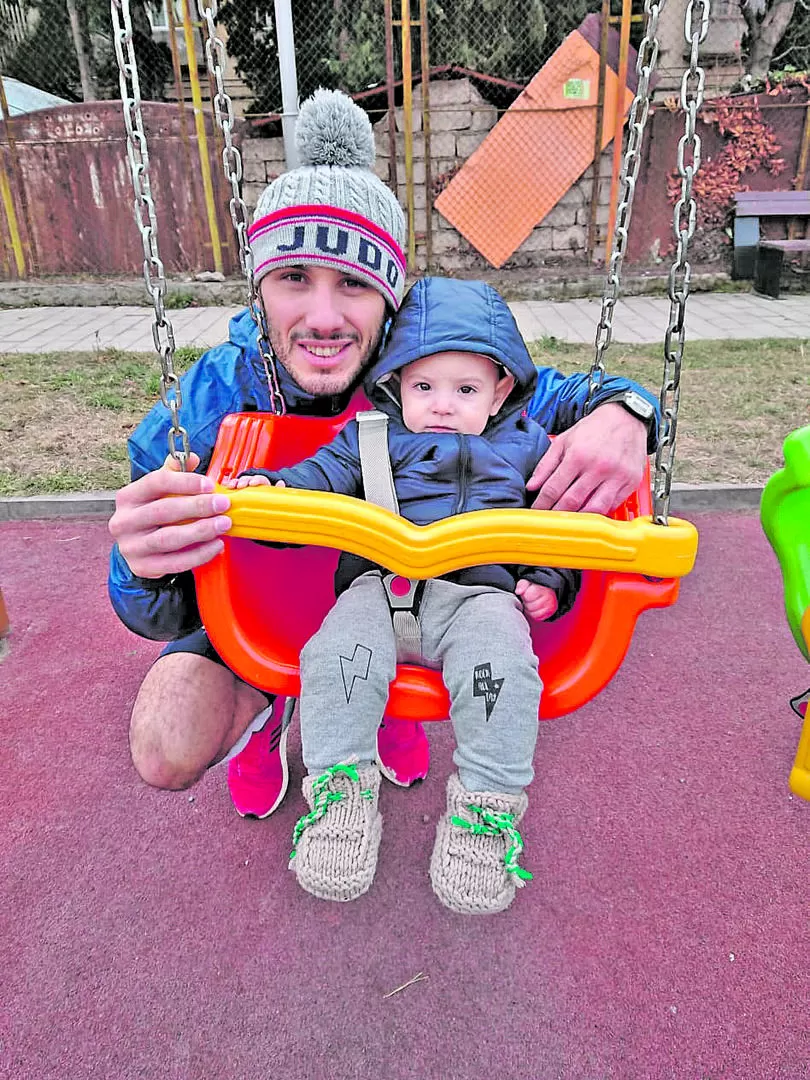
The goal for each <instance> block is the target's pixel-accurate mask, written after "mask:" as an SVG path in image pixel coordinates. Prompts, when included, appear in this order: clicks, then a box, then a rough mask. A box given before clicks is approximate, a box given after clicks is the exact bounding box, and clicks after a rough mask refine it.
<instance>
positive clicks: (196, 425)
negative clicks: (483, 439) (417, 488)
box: [108, 308, 656, 641]
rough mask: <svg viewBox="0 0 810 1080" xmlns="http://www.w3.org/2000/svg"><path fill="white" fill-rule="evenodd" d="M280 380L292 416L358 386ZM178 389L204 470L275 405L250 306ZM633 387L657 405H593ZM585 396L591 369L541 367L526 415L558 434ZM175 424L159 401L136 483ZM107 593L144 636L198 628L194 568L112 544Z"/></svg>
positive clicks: (136, 456) (135, 465)
mask: <svg viewBox="0 0 810 1080" xmlns="http://www.w3.org/2000/svg"><path fill="white" fill-rule="evenodd" d="M279 382H280V384H281V389H282V392H283V394H284V398H285V401H286V402H287V410H288V412H289V413H291V414H293V415H296V414H298V415H303V416H313V415H319V416H323V415H333V416H334V415H337V414H338V413H340V412H342V411H343V409H344V408H345V407H346V405H347V404H348V401H349V399H350V397H351V396H352V393H353V392H354V390H355V389H356V388H355V387H352V388H351V389H350V390H348V391H347V392H346V393H345V394H343V395H340V396H337V397H328V398H322V397H319V398H314V397H312V395H310V394H307V393H305V392H304V391H303V390H302V389H301V388H300V387H299V386H298V385H297V384H296V383H294V382H293V380H292V379H291V378H290V376H289V375H288V374H287V372H286V371H285V370H284V369H283V368H279ZM181 385H182V390H183V408H182V415H181V419H182V423H183V425H184V426H185V427H186V429H187V430H188V433H189V439H190V442H191V447H192V449H193V450H194V452H195V453H197V454H199V456H200V459H201V463H200V471H201V472H205V470H206V469H207V468H208V463H209V461H210V459H211V454H212V451H213V448H214V443H215V441H216V436H217V432H218V431H219V426H220V424H221V423H222V420H223V418H224V417H225V416H227V415H228V414H229V413H232V412H253V411H267V410H269V408H270V395H269V392H268V389H267V382H266V379H265V374H264V369H263V365H262V361H261V357H260V356H259V352H258V348H257V345H256V328H255V326H254V323H253V319H252V317H251V315H250V312H249V310H248V309H247V308H245V310H244V311H241V312H240V313H239V314H238V315H237V316H235V317H234V318H233V319H231V323H230V330H229V340H228V341H227V342H225V343H224V344H222V345H217V346H216V347H215V348H213V349H209V350H208V352H206V353H205V354H204V355H203V356H202V357H201V358H200V359H199V360H198V361H197V362H196V364H194V366H193V367H192V368H191V369H190V370H189V371H188V372H186V374H185V375H183V376H182V378H181ZM629 388H631V389H635V390H638V391H639V392H640V393H644V394H645V396H646V397H648V399H649V400H651V401H654V399H653V398H652V397H651V395H649V394H647V393H646V391H644V390H642V388H641V387H639V386H637V385H636V384H635V383H632V382H630V381H628V380H627V379H620V378H614V377H608V378H606V379H605V381H604V384H603V386H602V387H601V389H600V390H599V392H598V393H597V394H596V395H595V396H594V404H595V405H598V404H599V402H600V401H604V400H605V399H606V398H609V397H611V396H612V395H613V394H616V393H618V392H620V391H622V390H626V389H629ZM587 396H588V375H587V372H582V373H577V374H576V375H570V376H564V375H563V374H562V373H561V372H559V371H556V370H555V369H554V368H540V369H539V371H538V380H537V387H536V389H535V391H534V395H533V397H532V399H531V400H530V401H529V403H528V407H527V410H526V411H527V414H528V415H529V416H531V417H533V418H534V419H536V420H537V421H538V423H540V424H541V425H542V426H543V427H544V428H545V429H546V431H548V432H549V433H550V434H552V435H553V434H556V433H558V432H560V431H565V430H566V429H567V428H569V427H571V425H572V424H574V423H576V421H577V420H580V419H581V418H582V416H583V415H584V410H585V402H586V400H587ZM170 426H171V424H170V419H169V413H168V411H167V410H166V408H165V407H164V406H163V405H162V404H161V403H160V402H158V403H157V404H156V405H155V406H154V407H153V408H152V409H151V410H150V412H149V413H148V414H147V415H146V417H145V418H144V419H143V421H142V422H141V423H140V424H139V426H138V427H137V428H136V430H135V431H134V433H133V434H132V436H131V438H130V440H129V446H128V449H129V457H130V463H131V479H132V480H137V479H139V478H140V477H141V476H144V475H145V474H146V473H148V472H151V471H152V470H154V469H158V468H160V466H161V465H162V464H163V461H164V459H165V457H166V453H167V435H168V431H169V428H170ZM352 426H354V425H352ZM655 446H656V437H655V434H652V435H651V436H650V444H649V447H648V449H649V450H650V452H653V451H654V450H655ZM108 591H109V595H110V600H111V603H112V605H113V608H114V610H115V612H116V614H117V615H118V617H119V618H120V619H121V621H122V622H123V623H124V624H125V625H126V626H127V627H129V629H130V630H132V631H134V632H135V633H136V634H140V635H141V636H142V637H146V638H151V639H153V640H155V641H172V640H174V639H176V638H180V637H183V636H185V635H186V634H189V633H191V632H192V631H193V630H196V629H197V628H198V627H199V626H200V615H199V610H198V608H197V600H196V594H195V591H194V577H193V574H192V573H191V571H186V572H185V573H181V574H173V575H167V576H165V577H162V578H140V577H137V576H136V575H134V574H133V573H132V571H131V570H130V568H129V566H128V565H127V563H126V562H125V560H124V558H123V556H122V555H121V553H120V551H119V550H118V545H115V546H114V547H113V549H112V553H111V555H110V573H109V580H108Z"/></svg>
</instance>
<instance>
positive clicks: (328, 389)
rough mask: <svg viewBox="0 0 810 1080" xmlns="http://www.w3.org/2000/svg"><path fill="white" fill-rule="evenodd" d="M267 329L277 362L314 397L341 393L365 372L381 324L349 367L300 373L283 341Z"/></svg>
mask: <svg viewBox="0 0 810 1080" xmlns="http://www.w3.org/2000/svg"><path fill="white" fill-rule="evenodd" d="M268 329H269V339H270V345H271V347H272V349H273V352H274V354H275V357H276V359H277V360H278V362H279V363H280V364H281V366H282V367H283V368H284V369H285V371H286V372H287V374H288V375H290V376H291V377H292V378H293V379H294V380H295V382H296V383H297V384H298V386H300V387H301V389H302V390H305V391H306V392H307V393H308V394H312V395H313V396H314V397H328V396H331V395H335V394H342V393H344V392H345V391H346V390H348V389H349V388H350V387H352V386H354V385H355V383H357V382H358V381H359V379H360V377H361V376H362V375H363V374H364V373H365V370H366V368H367V367H368V364H369V362H370V360H371V358H372V357H373V356H374V354H375V353H376V351H377V346H378V345H379V343H380V338H381V337H382V330H383V328H382V326H381V327H380V328H379V330H378V331H377V333H376V334H375V335H374V337H373V338H372V340H371V341H370V342H369V345H368V348H367V349H366V351H365V352H364V353H362V354H360V356H359V357H358V359H357V361H356V363H354V364H353V365H352V367H351V369H345V368H342V369H341V370H340V371H334V372H332V371H306V372H304V373H302V372H301V371H299V370H297V365H296V364H295V363H293V362H291V361H290V357H289V351H288V350H287V348H286V346H285V344H284V342H282V341H281V340H280V339H279V338H278V337H277V335H276V333H275V331H274V330H273V327H272V326H271V327H269V328H268ZM328 343H329V338H324V339H323V344H324V345H327V344H328ZM293 344H295V342H293Z"/></svg>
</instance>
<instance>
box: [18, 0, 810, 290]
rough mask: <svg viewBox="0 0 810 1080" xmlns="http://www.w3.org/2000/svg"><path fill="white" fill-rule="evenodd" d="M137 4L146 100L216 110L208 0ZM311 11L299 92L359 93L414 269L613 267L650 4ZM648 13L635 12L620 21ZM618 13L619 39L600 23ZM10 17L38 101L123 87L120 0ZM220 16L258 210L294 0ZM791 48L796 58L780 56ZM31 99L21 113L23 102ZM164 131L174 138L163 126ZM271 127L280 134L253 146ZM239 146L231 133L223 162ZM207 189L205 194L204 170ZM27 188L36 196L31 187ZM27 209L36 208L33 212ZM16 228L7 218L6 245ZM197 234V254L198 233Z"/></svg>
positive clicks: (667, 39) (731, 26)
mask: <svg viewBox="0 0 810 1080" xmlns="http://www.w3.org/2000/svg"><path fill="white" fill-rule="evenodd" d="M129 3H130V8H131V12H132V21H133V26H134V47H135V52H136V56H137V59H138V66H139V71H140V82H141V94H142V97H143V98H144V99H145V100H152V101H155V102H165V103H167V105H166V107H167V108H169V107H172V106H173V103H177V102H181V101H182V102H183V103H185V104H191V103H192V102H193V103H194V104H195V105H196V106H202V108H203V109H204V110H205V112H210V111H211V110H210V100H211V96H212V87H211V82H210V79H209V76H208V72H207V68H206V64H205V55H204V47H203V27H202V26H201V24H200V22H199V16H198V13H197V0H154V2H150V3H147V2H146V0H129ZM804 3H805V0H798V2H797V4H796V13H795V15H794V19H793V21H792V23H791V26H790V33H789V34H787V35H786V37H785V40H786V42H788V43H789V44H788V48H789V49H791V50H792V52H791V53H790V57H789V58H792V59H794V60H796V59H800V58H801V57H802V56H803V55H804V53H803V52H802V49H804V48H805V46H804V44H803V43H804V41H805V37H803V36H802V35H803V34H804V32H805V31H804V30H803V27H804V26H805V24H806V23H807V22H808V17H807V12H806V10H805V7H804ZM292 6H293V23H294V33H295V54H296V66H297V76H298V90H299V96H300V97H301V98H304V97H305V96H307V95H308V94H309V93H310V92H311V91H312V90H313V89H314V88H315V87H317V86H332V87H339V88H341V89H344V90H346V91H348V92H350V93H352V94H353V96H354V97H355V100H357V101H358V103H359V104H360V105H362V106H363V107H364V108H365V109H366V111H367V112H368V114H369V116H370V119H371V120H372V122H373V123H374V124H375V128H376V135H377V146H378V170H379V173H380V175H381V176H382V177H383V178H384V179H385V180H387V182H388V183H389V184H390V185H391V187H392V188H393V189H394V190H395V191H396V192H397V194H398V196H399V198H400V200H401V202H402V203H403V206H405V207H406V209H407V213H408V219H409V243H410V250H409V253H408V254H409V263H410V266H411V269H412V270H414V271H417V272H418V271H420V270H423V269H424V268H425V267H427V266H430V267H431V268H432V269H436V270H443V271H448V272H453V271H467V270H469V271H476V270H486V269H488V268H491V267H503V268H505V269H513V268H514V269H523V268H527V267H530V268H533V269H535V268H539V269H543V268H552V267H554V266H556V265H570V264H572V263H577V262H579V263H581V264H584V265H587V264H593V263H594V262H597V263H598V262H601V261H602V260H604V257H605V249H606V246H607V243H608V240H609V236H610V233H611V226H612V214H613V212H612V209H611V207H612V205H615V195H616V191H617V167H618V163H619V159H620V153H617V152H615V151H614V149H613V148H612V146H611V145H610V144H611V141H612V140H613V134H614V131H615V130H617V124H619V125H620V122H621V121H620V117H621V115H623V114H624V113H625V111H626V106H627V105H629V99H630V97H631V96H632V92H633V89H634V87H635V79H634V66H635V53H634V51H633V49H634V46H638V44H639V42H640V39H641V33H642V23H641V11H642V8H643V2H642V0H635V2H634V3H628V2H627V0H625V2H622V0H612V3H611V2H610V0H568V2H567V3H565V4H559V3H556V2H555V3H552V2H551V0H330V2H328V3H324V2H323V0H295V2H294V3H293V5H292ZM685 7H686V0H667V2H666V4H664V5H662V15H661V20H660V26H659V37H660V45H661V53H660V56H659V64H658V72H659V82H658V91H659V94H663V95H664V96H666V95H667V94H668V93H670V92H671V91H676V89H677V86H678V85H679V80H680V72H681V70H682V68H683V60H684V56H683V52H684V46H683V12H684V9H685ZM628 10H629V12H630V15H631V17H630V18H629V19H627V18H625V19H624V20H622V19H620V12H622V11H623V12H624V15H625V16H626V15H627V14H628ZM605 12H607V13H608V14H609V16H610V25H609V27H608V28H607V33H603V27H604V25H605V24H604V22H603V21H600V14H603V13H605ZM0 20H2V25H3V34H2V36H0V74H2V76H3V84H4V85H5V88H6V90H7V91H8V92H9V98H10V99H11V92H12V91H13V93H14V95H19V94H22V95H23V99H24V96H25V92H26V91H25V87H23V89H22V90H21V89H20V84H27V86H28V87H32V88H35V89H36V90H39V91H44V92H46V93H48V94H51V95H54V96H55V97H56V98H57V99H61V100H66V101H74V102H82V101H91V100H94V99H103V98H117V97H118V94H119V89H118V81H117V72H116V66H115V57H114V49H113V45H112V34H111V27H110V11H109V0H0ZM218 20H219V21H218V28H219V32H220V34H221V36H222V37H223V38H224V40H225V41H226V49H227V67H226V69H225V73H224V74H225V88H226V90H227V92H228V93H229V95H230V96H231V98H232V99H233V102H234V107H235V111H236V114H237V116H239V117H241V118H243V119H244V123H243V125H242V129H241V133H240V135H241V138H242V145H243V150H244V153H245V159H246V201H247V202H248V205H250V204H251V203H252V202H254V201H255V197H256V196H257V195H258V192H259V191H260V190H261V188H262V187H263V186H264V184H265V183H266V182H267V181H268V180H269V179H272V178H273V176H274V175H276V174H277V173H279V172H281V171H282V170H283V168H284V160H283V151H281V150H280V149H279V146H280V139H278V138H277V136H278V135H279V134H280V124H279V122H278V117H279V114H280V113H281V111H282V105H281V88H280V85H279V74H278V55H277V43H276V27H275V15H274V0H220V4H219V14H218ZM802 20H804V22H802ZM743 29H744V28H743V27H742V24H741V19H740V15H739V0H716V2H715V4H713V24H712V28H711V31H710V34H709V38H708V40H707V44H708V54H707V61H706V74H707V92H709V93H710V92H711V91H712V90H714V91H715V92H718V91H722V90H723V89H724V88H727V87H728V86H729V85H730V84H731V83H732V82H734V81H736V80H738V79H739V77H740V74H741V72H742V61H743V57H742V51H741V48H742V47H741V44H740V43H741V41H742V33H743ZM807 32H808V33H810V30H808V31H807ZM786 55H787V54H786ZM776 56H777V57H778V58H779V60H780V62H782V63H784V62H785V60H784V59H783V58H782V56H781V54H780V53H779V50H778V49H777V53H776ZM423 73H424V74H425V75H426V76H427V75H429V78H427V77H426V78H424V79H423ZM15 80H17V82H15ZM1 103H2V100H1V98H0V104H1ZM44 104H47V102H42V101H40V102H39V103H38V104H37V105H35V106H34V107H39V108H41V107H43V105H44ZM23 107H25V106H23ZM15 111H16V112H19V111H21V110H20V109H19V108H18V109H15V107H14V101H11V113H12V115H14V113H15ZM178 112H179V117H178V124H179V127H178V130H179V132H180V136H179V137H181V143H182V146H183V148H184V151H183V152H184V155H185V160H186V161H187V163H188V164H189V168H192V169H193V168H194V164H193V163H194V161H195V160H196V159H197V158H199V161H200V163H201V164H200V168H202V162H203V160H206V159H207V158H208V156H209V154H208V151H205V152H203V153H198V152H197V151H196V148H195V142H196V141H199V139H200V133H199V131H197V132H196V134H195V131H194V125H195V120H194V119H193V118H192V115H191V113H190V112H188V111H186V112H187V115H186V118H185V119H184V118H183V110H182V109H180V110H178ZM88 115H89V114H88ZM151 115H154V116H155V117H157V116H159V115H160V114H159V112H154V114H151ZM195 116H196V111H195ZM106 123H107V121H105V124H106ZM155 123H157V120H156V121H155ZM163 123H164V121H163V120H161V124H163ZM167 130H168V129H167ZM2 131H3V126H2V125H0V166H3V163H4V161H5V163H6V166H7V167H8V168H7V171H8V172H9V173H10V176H11V186H12V188H13V187H14V184H15V178H16V180H19V177H20V175H21V174H20V171H19V170H17V172H16V173H15V171H14V169H13V168H12V167H11V166H13V165H14V162H13V160H11V155H10V153H9V152H7V148H6V145H5V144H6V143H7V142H8V140H7V139H4V137H3V134H2ZM147 134H148V135H150V136H152V135H155V137H156V138H158V139H159V138H161V137H166V136H165V135H164V134H162V132H161V131H159V130H158V129H157V128H156V129H155V131H154V132H149V131H147ZM252 136H256V137H260V136H267V137H270V138H267V139H257V141H256V142H255V143H253V144H252V140H251V137H252ZM271 144H275V145H271ZM220 150H221V147H220V146H219V145H218V143H217V132H216V131H214V133H213V138H212V149H211V156H212V158H213V159H214V161H216V158H217V155H218V152H219V151H220ZM618 150H619V151H621V144H620V145H619V148H618ZM23 171H24V170H23ZM215 171H216V169H215ZM20 183H21V181H20ZM189 183H190V184H192V185H193V184H197V185H198V186H200V185H199V177H198V176H193V177H192V178H191V179H190V181H189ZM18 186H20V184H18ZM210 186H211V185H210V183H209V184H208V187H209V188H210ZM36 198H39V195H37V196H36ZM17 199H18V203H19V204H22V203H24V202H25V193H24V192H22V191H18V192H17ZM7 202H8V200H7ZM208 202H210V198H209V199H208ZM9 205H11V204H10V203H9ZM12 209H13V207H12ZM35 211H36V207H33V212H35ZM25 212H26V208H25V206H24V205H23V206H21V209H20V211H19V214H20V217H25ZM208 217H209V218H211V217H212V211H211V209H210V207H209V209H208ZM4 230H5V232H4ZM7 232H8V230H7V228H6V226H5V224H4V222H3V220H2V214H0V238H2V239H3V240H4V242H5V241H6V240H7V236H6V233H7ZM212 243H213V241H212ZM178 245H179V248H183V247H184V244H183V239H182V237H178ZM108 246H109V245H108ZM185 246H186V247H188V248H189V250H190V246H189V245H185ZM214 247H216V245H214ZM195 250H196V249H195ZM195 258H196V256H192V255H191V254H188V255H187V257H186V262H185V263H182V264H178V265H183V266H184V267H185V268H191V269H199V270H202V269H211V268H213V265H215V264H216V265H217V266H218V265H219V262H217V260H214V263H212V266H207V265H206V266H203V265H200V266H195V265H194V262H195ZM225 262H227V259H226V260H225ZM54 272H56V271H54Z"/></svg>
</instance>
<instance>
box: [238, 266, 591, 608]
mask: <svg viewBox="0 0 810 1080" xmlns="http://www.w3.org/2000/svg"><path fill="white" fill-rule="evenodd" d="M454 351H460V352H472V353H479V354H481V355H483V356H489V357H491V358H492V359H493V360H495V361H497V362H498V363H499V364H502V365H503V367H504V368H505V369H506V370H507V371H508V372H509V373H510V374H512V375H514V377H515V386H514V388H513V390H512V392H511V393H510V395H509V397H508V398H507V400H506V401H505V402H504V404H503V406H502V407H501V409H500V410H499V411H498V413H497V414H496V415H495V416H493V417H491V418H490V420H489V422H488V423H487V426H486V428H485V429H484V431H483V432H482V434H480V435H461V434H456V433H444V432H418V433H417V432H412V431H409V430H408V428H406V427H405V425H404V423H403V421H402V409H401V405H400V399H399V390H398V383H397V380H396V379H393V378H392V376H393V375H395V374H396V373H397V372H399V371H400V370H401V369H402V368H403V367H405V365H406V364H410V363H412V362H413V361H414V360H419V359H420V358H421V357H424V356H430V355H431V354H433V353H441V352H454ZM536 385H537V369H536V368H535V366H534V363H533V362H532V358H531V357H530V356H529V352H528V350H527V348H526V345H525V344H524V341H523V338H522V337H521V336H520V332H519V330H518V328H517V325H516V324H515V320H514V318H513V316H512V313H511V311H510V310H509V307H508V306H507V304H506V302H505V301H504V300H503V299H502V297H501V296H500V295H499V294H498V293H497V292H496V291H495V290H494V289H493V288H491V287H490V286H489V285H486V284H484V283H483V282H479V281H454V280H451V279H449V278H423V279H422V280H421V281H419V282H417V283H416V285H414V286H413V288H412V289H411V290H410V292H409V293H408V295H407V296H406V297H405V301H404V303H403V305H402V307H401V308H400V311H399V314H398V316H397V319H396V323H395V324H394V326H393V327H392V330H391V334H390V337H389V339H388V342H387V344H386V346H385V348H384V349H383V350H382V353H381V356H380V359H379V360H378V361H377V363H376V364H375V365H374V366H373V367H372V368H371V370H370V371H369V373H368V375H367V376H366V379H365V383H364V389H365V391H366V396H367V397H368V399H369V401H371V402H372V404H374V405H375V406H376V407H377V408H378V409H380V410H381V411H383V412H385V413H386V414H387V415H388V417H389V421H388V451H389V455H390V458H391V471H392V473H393V477H394V487H395V489H396V494H397V501H398V503H399V512H400V514H402V516H403V517H404V518H407V519H408V521H412V522H413V523H414V524H416V525H428V524H430V522H433V521H439V520H440V519H442V518H446V517H451V516H452V515H454V514H463V513H466V512H467V511H470V510H491V509H498V508H503V507H516V506H520V507H524V506H526V505H527V492H526V481H527V480H528V479H529V477H530V476H531V475H532V472H533V471H534V468H535V466H536V465H537V462H538V461H539V460H540V458H541V457H542V456H543V454H545V452H546V450H548V448H549V446H550V445H551V444H550V441H549V437H548V435H547V434H546V432H545V430H544V429H543V428H542V427H541V426H540V425H539V424H538V423H536V422H535V421H534V420H529V419H528V418H527V417H525V416H524V415H523V413H524V410H525V408H526V406H527V405H528V403H529V401H530V400H531V398H532V395H533V393H534V389H535V386H536ZM250 471H251V472H254V473H260V474H261V475H263V476H266V477H267V478H268V479H270V480H274V481H275V480H283V481H284V482H285V483H286V484H287V485H288V487H297V488H307V489H309V490H312V491H335V492H339V493H340V494H342V495H353V496H356V497H358V498H362V497H363V478H362V470H361V464H360V449H359V430H358V424H357V423H349V424H347V425H346V427H344V428H343V430H342V431H341V432H340V433H339V434H338V435H337V436H336V437H335V438H334V439H333V440H332V442H330V443H328V444H327V445H326V446H322V447H321V449H320V450H318V452H317V453H316V454H314V455H313V456H312V457H310V458H307V459H306V460H305V461H302V462H299V463H298V464H297V465H294V466H292V467H290V468H285V469H279V470H267V469H255V470H250ZM532 498H533V496H532ZM373 568H374V564H373V563H370V562H369V561H368V560H366V559H363V558H360V557H359V556H357V555H353V554H351V553H348V552H347V553H344V554H343V555H342V556H341V559H340V562H339V564H338V571H337V576H336V580H335V587H336V591H337V592H338V594H340V593H341V592H342V591H343V590H344V589H346V588H348V586H349V585H350V584H351V583H352V581H354V579H355V578H357V577H359V575H360V574H362V573H365V572H366V571H367V570H369V569H373ZM445 576H446V578H448V579H449V580H451V581H455V582H458V584H460V585H492V586H495V587H496V588H500V589H504V590H507V591H509V592H514V589H515V585H516V583H517V581H518V579H519V578H521V577H527V578H529V579H530V580H531V581H534V582H536V583H537V584H539V585H546V586H548V587H549V588H552V589H554V591H555V592H556V594H557V599H558V608H557V614H558V615H563V614H565V612H566V611H568V610H569V609H570V607H571V605H572V604H573V602H574V598H575V596H576V593H577V590H578V588H579V583H580V578H581V575H580V574H579V573H578V572H576V571H573V570H558V569H551V568H548V567H545V568H544V567H525V566H524V567H517V566H502V565H486V566H473V567H468V568H465V569H463V570H458V571H454V572H453V573H450V574H447V575H445Z"/></svg>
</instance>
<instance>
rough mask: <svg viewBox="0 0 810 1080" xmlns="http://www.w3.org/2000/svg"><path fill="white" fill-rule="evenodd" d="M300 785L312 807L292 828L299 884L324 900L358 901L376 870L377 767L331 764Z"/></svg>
mask: <svg viewBox="0 0 810 1080" xmlns="http://www.w3.org/2000/svg"><path fill="white" fill-rule="evenodd" d="M302 790H303V794H304V798H305V799H306V801H307V805H308V806H309V808H310V812H309V813H308V814H305V815H304V816H303V817H302V818H300V819H299V820H298V822H297V824H296V826H295V830H294V831H293V850H292V854H291V855H290V869H291V870H292V871H293V872H294V873H295V876H296V877H297V878H298V883H299V885H300V886H301V888H302V889H306V891H307V892H308V893H312V895H313V896H317V897H319V898H320V899H321V900H337V901H346V900H356V899H357V897H358V896H362V895H363V893H364V892H366V891H367V890H368V888H369V887H370V885H371V883H372V881H373V880H374V872H375V871H376V869H377V852H378V850H379V847H380V837H381V836H382V817H381V815H380V812H379V810H378V809H377V800H378V798H379V793H380V772H379V769H378V768H377V766H376V765H363V766H359V765H353V764H351V763H347V764H341V765H333V766H332V767H331V768H329V769H327V770H326V772H324V773H321V775H320V776H306V777H304V783H303V787H302Z"/></svg>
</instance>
